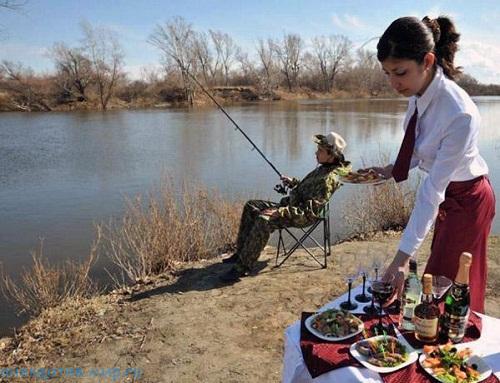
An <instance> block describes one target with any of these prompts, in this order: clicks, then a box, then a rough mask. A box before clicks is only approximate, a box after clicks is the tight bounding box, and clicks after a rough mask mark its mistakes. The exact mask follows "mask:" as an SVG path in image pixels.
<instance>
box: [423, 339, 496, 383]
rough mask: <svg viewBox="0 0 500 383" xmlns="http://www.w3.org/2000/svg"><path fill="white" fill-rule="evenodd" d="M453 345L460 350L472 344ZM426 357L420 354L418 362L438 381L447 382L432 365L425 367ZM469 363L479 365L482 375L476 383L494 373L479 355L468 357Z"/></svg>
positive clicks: (478, 369)
mask: <svg viewBox="0 0 500 383" xmlns="http://www.w3.org/2000/svg"><path fill="white" fill-rule="evenodd" d="M453 347H456V349H457V350H458V351H460V350H461V349H463V348H467V347H470V346H468V345H467V343H460V344H455V345H453ZM470 348H471V349H473V348H472V347H470ZM426 359H427V355H425V354H422V355H420V358H418V362H419V363H420V365H421V366H422V368H423V369H424V370H425V372H427V373H428V374H429V375H430V376H432V377H433V378H434V379H436V380H437V381H439V382H444V383H446V382H447V381H446V380H444V379H441V378H440V377H439V376H436V375H435V374H434V373H433V372H432V368H430V367H424V366H423V365H422V363H423V362H424V360H426ZM467 364H468V365H471V364H476V365H477V371H478V372H479V374H480V375H479V377H478V380H476V381H475V382H476V383H477V382H482V381H483V380H485V379H486V378H488V377H489V376H490V375H491V374H492V370H491V367H490V366H488V364H487V363H486V362H485V361H484V360H483V358H481V357H480V356H479V355H474V354H472V355H471V356H470V357H469V358H468V359H467Z"/></svg>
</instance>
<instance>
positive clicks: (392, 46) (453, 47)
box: [377, 16, 462, 80]
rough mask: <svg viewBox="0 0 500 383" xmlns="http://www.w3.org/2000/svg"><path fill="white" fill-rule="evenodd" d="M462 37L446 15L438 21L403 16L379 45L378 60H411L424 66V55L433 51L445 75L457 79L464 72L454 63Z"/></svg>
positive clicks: (391, 27) (383, 36)
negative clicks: (458, 43)
mask: <svg viewBox="0 0 500 383" xmlns="http://www.w3.org/2000/svg"><path fill="white" fill-rule="evenodd" d="M459 38H460V34H459V33H458V32H457V31H456V29H455V25H454V24H453V22H452V21H451V20H450V19H449V18H448V17H444V16H440V17H438V18H437V19H430V18H429V17H427V16H426V17H424V18H423V19H422V20H419V19H418V18H416V17H401V18H399V19H397V20H394V21H393V22H392V23H391V25H389V28H387V29H386V30H385V32H384V34H383V35H382V37H381V38H380V40H379V42H378V44H377V58H378V60H379V61H380V62H382V61H384V60H386V59H387V58H397V59H410V60H415V61H416V62H417V63H419V64H421V63H422V62H423V60H424V56H425V55H426V54H427V53H429V52H432V53H434V54H435V55H436V59H437V64H438V65H440V66H441V67H442V68H443V71H444V74H445V75H446V76H448V77H449V78H451V79H452V80H453V79H455V77H456V76H457V75H459V74H460V73H461V72H462V71H461V68H460V67H455V65H454V64H453V61H454V59H455V53H456V52H457V50H458V45H457V42H458V40H459Z"/></svg>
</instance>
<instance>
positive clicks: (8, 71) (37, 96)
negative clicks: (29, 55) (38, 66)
mask: <svg viewBox="0 0 500 383" xmlns="http://www.w3.org/2000/svg"><path fill="white" fill-rule="evenodd" d="M0 73H1V74H2V76H1V79H2V82H1V84H0V85H1V86H0V89H3V90H5V91H7V93H8V94H10V96H11V97H10V101H11V103H12V106H13V107H14V108H15V109H18V110H23V111H27V112H31V111H38V110H41V111H50V110H51V108H50V106H49V105H48V104H47V103H46V101H45V100H44V95H43V93H42V90H43V88H44V85H45V84H41V83H40V81H37V79H36V78H35V75H34V73H33V70H32V69H31V68H25V67H24V66H23V65H22V64H20V63H14V62H12V61H5V60H4V61H2V64H1V65H0Z"/></svg>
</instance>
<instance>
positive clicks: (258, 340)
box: [0, 234, 500, 383]
mask: <svg viewBox="0 0 500 383" xmlns="http://www.w3.org/2000/svg"><path fill="white" fill-rule="evenodd" d="M398 239H399V236H398V235H388V234H385V235H380V236H378V237H376V238H375V239H372V240H369V241H357V242H347V243H343V244H340V245H336V246H334V247H332V255H331V257H330V258H329V266H328V268H327V269H321V268H319V267H318V266H317V264H315V263H314V261H313V260H312V259H311V258H310V257H308V256H307V255H306V254H305V253H302V252H301V253H296V254H295V255H294V256H293V257H291V258H290V259H289V262H287V263H286V264H285V265H284V266H283V267H281V268H279V269H273V268H272V266H273V264H274V249H273V248H267V249H266V251H265V254H263V255H262V256H261V259H260V262H259V266H260V267H261V268H262V269H261V271H260V272H259V273H258V274H256V275H254V276H250V277H247V278H244V279H242V281H241V282H238V283H236V284H234V285H229V286H220V285H219V283H218V276H219V275H220V274H221V273H223V272H224V271H225V270H227V269H228V267H230V266H228V265H223V264H221V263H220V260H210V261H203V262H198V263H195V264H191V265H188V266H187V268H184V269H183V270H182V271H179V272H178V273H177V274H176V275H175V276H164V277H160V278H156V279H154V280H150V281H144V282H145V283H144V284H142V285H140V286H136V287H135V288H134V289H131V290H130V291H129V293H123V292H122V293H115V294H111V295H108V296H105V297H99V298H96V299H94V300H92V301H81V302H69V303H68V304H67V305H65V306H63V307H61V308H57V309H55V310H50V312H45V313H44V314H42V316H40V317H39V318H37V319H36V320H34V321H31V322H30V323H28V325H27V326H25V327H24V328H23V329H21V330H20V331H19V333H18V335H17V338H16V339H15V340H6V339H4V340H3V341H0V348H1V349H3V352H2V357H1V359H0V362H1V365H2V366H10V367H22V366H25V367H31V368H34V367H53V368H82V369H84V370H85V371H89V370H90V369H92V368H104V369H111V368H115V369H119V370H120V371H121V373H122V375H123V373H124V372H125V371H126V369H127V368H138V369H140V370H141V371H142V376H141V377H139V378H137V379H135V381H139V382H155V383H157V382H176V383H177V382H207V383H212V382H227V383H229V382H277V381H280V379H281V368H282V356H283V334H284V330H285V328H286V327H287V326H289V325H290V324H292V323H293V322H294V321H296V320H297V319H298V318H299V316H300V313H301V312H302V311H310V310H315V309H317V308H319V307H321V306H322V305H324V304H325V303H327V302H328V301H330V300H332V299H333V298H335V297H337V296H339V295H340V294H342V293H343V292H344V291H345V289H346V284H345V281H344V275H345V273H346V272H349V271H353V270H355V269H356V268H357V267H358V265H359V264H361V265H363V266H365V267H371V265H372V264H373V259H374V258H378V259H380V260H384V259H385V260H388V259H389V258H390V257H392V254H393V252H394V251H395V249H396V246H397V243H398ZM428 248H429V242H426V243H425V245H424V246H423V248H422V250H421V251H420V252H419V254H420V255H419V257H418V261H419V264H420V271H421V270H422V266H423V264H424V263H425V261H426V257H427V254H428ZM489 270H490V274H489V279H488V291H487V303H486V307H487V309H486V310H487V311H486V313H487V314H489V315H492V316H496V317H500V305H499V304H498V302H499V297H500V294H499V291H500V242H499V237H492V238H491V240H490V255H489ZM60 376H62V375H60ZM105 376H106V375H105ZM109 376H110V375H108V377H109ZM132 376H133V375H129V376H128V378H125V377H123V376H122V377H120V378H116V380H115V381H120V382H122V381H134V379H133V378H132ZM0 381H1V379H0ZM5 381H8V382H13V381H16V379H12V378H9V379H7V380H5ZM18 381H23V382H26V381H29V379H26V378H24V379H19V380H18ZM33 381H37V380H33ZM51 381H58V382H59V381H61V382H63V381H67V382H69V381H72V382H74V381H77V382H97V381H101V382H108V381H109V382H111V381H113V380H112V379H111V378H107V377H105V378H103V379H100V380H98V379H97V378H92V377H88V375H87V378H83V377H81V378H78V379H75V378H73V379H69V378H68V379H65V378H62V377H58V378H56V379H55V380H51Z"/></svg>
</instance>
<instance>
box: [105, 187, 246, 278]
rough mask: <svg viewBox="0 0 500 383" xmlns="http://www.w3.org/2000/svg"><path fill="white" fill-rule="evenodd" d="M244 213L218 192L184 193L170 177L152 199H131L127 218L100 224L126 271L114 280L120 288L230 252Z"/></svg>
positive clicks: (110, 252) (198, 189)
mask: <svg viewBox="0 0 500 383" xmlns="http://www.w3.org/2000/svg"><path fill="white" fill-rule="evenodd" d="M241 210H242V203H241V202H230V201H227V200H225V199H223V198H222V196H221V195H220V194H219V193H218V192H217V191H215V190H211V189H208V188H206V187H204V186H201V185H200V184H197V183H194V182H190V183H184V184H183V185H182V186H181V187H180V190H179V188H176V187H175V185H174V182H173V181H172V180H171V179H167V180H166V181H165V182H163V183H162V185H161V187H160V190H159V192H158V193H150V194H149V196H148V198H147V201H144V200H143V198H142V197H141V196H137V197H136V198H135V199H133V200H129V201H127V209H126V213H125V215H124V216H123V218H122V219H120V220H115V221H110V222H109V223H107V224H102V225H101V229H102V232H103V240H104V241H103V243H104V246H105V247H104V252H105V254H106V255H107V256H108V257H109V258H110V259H111V261H112V262H113V263H114V264H115V265H117V266H118V268H119V269H120V271H121V277H119V278H117V277H116V276H114V277H113V278H114V280H115V283H116V284H117V285H118V286H117V287H122V286H123V285H124V284H128V283H130V282H132V283H134V282H137V281H141V280H146V279H147V278H148V277H149V276H151V275H156V274H161V273H163V272H168V271H172V270H174V269H175V268H176V267H177V265H178V264H180V263H182V262H189V261H196V260H199V259H206V258H211V257H214V256H216V255H217V254H220V252H222V251H225V250H227V247H228V246H231V245H232V244H233V243H234V241H235V238H236V234H237V230H238V226H239V219H240V215H241ZM120 278H121V280H120Z"/></svg>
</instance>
